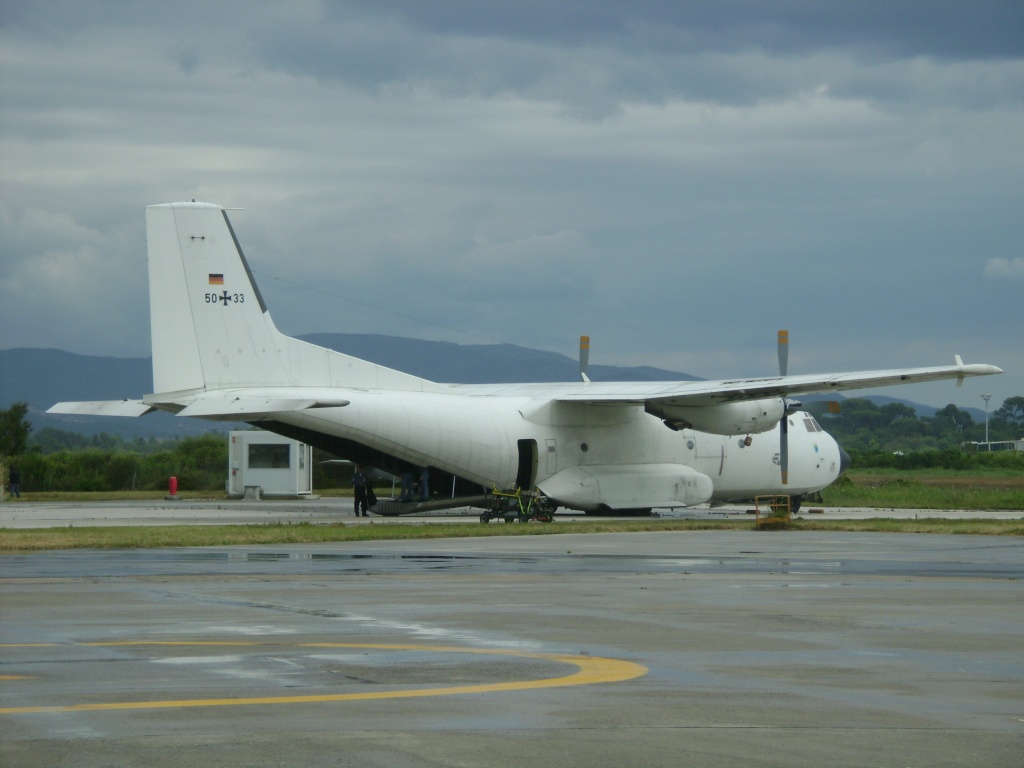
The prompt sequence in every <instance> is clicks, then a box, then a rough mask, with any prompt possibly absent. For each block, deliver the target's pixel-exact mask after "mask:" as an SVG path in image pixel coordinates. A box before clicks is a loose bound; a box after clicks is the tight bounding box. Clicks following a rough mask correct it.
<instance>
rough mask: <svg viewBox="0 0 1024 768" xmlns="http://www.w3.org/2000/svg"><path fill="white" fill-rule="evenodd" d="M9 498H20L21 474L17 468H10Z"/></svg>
mask: <svg viewBox="0 0 1024 768" xmlns="http://www.w3.org/2000/svg"><path fill="white" fill-rule="evenodd" d="M11 496H13V497H14V498H16V499H20V498H21V472H19V471H18V468H17V467H11Z"/></svg>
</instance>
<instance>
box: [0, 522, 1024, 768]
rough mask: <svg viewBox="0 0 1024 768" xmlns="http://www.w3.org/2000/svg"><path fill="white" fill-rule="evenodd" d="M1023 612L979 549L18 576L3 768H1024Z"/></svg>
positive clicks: (395, 555) (556, 550) (380, 553)
mask: <svg viewBox="0 0 1024 768" xmlns="http://www.w3.org/2000/svg"><path fill="white" fill-rule="evenodd" d="M494 524H495V523H492V525H494ZM1022 586H1024V540H1021V539H1020V538H1018V537H988V536H945V535H917V534H888V535H887V534H854V533H814V532H798V531H785V532H755V531H731V532H718V531H694V532H679V533H672V532H667V533H640V534H598V535H595V534H586V535H581V534H575V535H574V534H567V535H560V536H541V537H515V538H504V537H503V538H487V539H458V540H455V539H440V540H433V541H425V540H420V541H396V542H355V543H345V544H325V545H280V546H259V547H209V548H196V549H174V550H126V551H79V550H74V551H58V552H42V553H35V554H17V555H3V556H0V590H2V603H0V764H2V765H4V766H8V765H9V766H24V767H26V768H32V767H34V766H46V767H47V768H49V767H50V766H55V765H60V766H83V767H84V768H99V767H100V766H104V767H106V766H140V765H145V766H175V767H176V768H177V767H180V766H192V765H202V766H212V765H231V766H282V765H285V766H292V765H295V766H298V765H302V766H310V765H337V766H349V765H350V766H389V767H397V768H420V767H424V768H425V767H428V766H429V767H435V766H524V765H528V766H539V767H544V766H577V765H579V766H596V767H600V766H615V768H621V766H624V765H631V766H632V765H636V766H673V767H675V766H687V765H693V766H711V767H714V766H789V767H795V766H815V767H816V768H817V767H818V766H822V765H828V766H865V767H866V766H872V767H873V768H874V767H877V766H894V767H895V766H901V767H905V766H915V767H916V766H929V768H933V767H936V766H982V765H984V766H1020V765H1021V764H1022V761H1024V654H1022V651H1021V637H1024V610H1022V606H1024V590H1022Z"/></svg>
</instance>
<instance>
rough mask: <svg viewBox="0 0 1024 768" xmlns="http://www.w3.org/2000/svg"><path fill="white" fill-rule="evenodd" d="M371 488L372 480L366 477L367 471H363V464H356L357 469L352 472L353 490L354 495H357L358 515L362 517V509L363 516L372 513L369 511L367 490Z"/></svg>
mask: <svg viewBox="0 0 1024 768" xmlns="http://www.w3.org/2000/svg"><path fill="white" fill-rule="evenodd" d="M369 488H370V481H369V480H367V479H366V473H365V472H363V468H362V466H361V465H359V464H356V471H355V472H354V473H353V474H352V490H353V496H354V497H355V508H356V517H360V511H359V510H360V509H362V513H361V515H362V517H369V516H370V513H369V512H367V511H366V510H367V506H368V504H367V500H368V495H367V490H369Z"/></svg>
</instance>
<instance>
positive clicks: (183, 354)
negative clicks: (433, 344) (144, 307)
mask: <svg viewBox="0 0 1024 768" xmlns="http://www.w3.org/2000/svg"><path fill="white" fill-rule="evenodd" d="M146 235H147V240H148V250H149V295H150V322H151V327H152V343H153V391H154V392H155V393H172V392H195V391H202V390H215V389H224V388H233V387H276V386H292V387H295V386H303V387H359V388H367V389H398V390H408V391H425V390H441V389H444V390H446V391H447V390H448V388H447V387H444V386H443V385H440V384H434V383H433V382H430V381H427V380H425V379H420V378H417V377H415V376H411V375H409V374H405V373H401V372H399V371H395V370H392V369H390V368H385V367H384V366H380V365H376V364H374V363H370V362H368V361H365V360H360V359H358V358H355V357H350V356H348V355H343V354H341V353H339V352H334V351H333V350H328V349H324V348H322V347H317V346H315V345H313V344H307V343H306V342H303V341H300V340H298V339H294V338H291V337H289V336H285V335H284V334H282V333H281V332H280V331H278V330H277V328H276V327H275V326H274V323H273V320H271V317H270V313H269V312H268V311H267V307H266V304H265V303H264V301H263V296H262V295H261V294H260V291H259V288H258V287H257V285H256V281H255V280H254V279H253V276H252V272H251V271H250V269H249V265H248V264H247V262H246V260H245V256H244V255H243V254H242V249H241V247H240V246H239V244H238V239H237V238H236V236H235V232H234V230H233V229H232V227H231V222H230V221H229V219H228V216H227V212H226V211H225V210H224V209H223V208H221V207H220V206H218V205H212V204H210V203H194V202H193V203H168V204H164V205H153V206H149V207H148V208H147V209H146Z"/></svg>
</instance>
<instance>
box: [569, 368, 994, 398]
mask: <svg viewBox="0 0 1024 768" xmlns="http://www.w3.org/2000/svg"><path fill="white" fill-rule="evenodd" d="M995 373H1002V369H1001V368H997V367H996V366H994V365H985V364H974V365H964V364H963V363H962V362H960V359H959V357H958V358H957V363H956V365H950V366H937V367H933V368H897V369H893V370H881V371H853V372H847V373H819V374H806V375H800V376H768V377H764V378H754V379H724V380H721V381H681V382H672V383H657V382H644V383H612V382H608V383H597V382H595V383H583V384H579V385H574V386H573V388H572V390H571V391H565V392H562V393H559V394H558V395H556V396H555V398H554V399H556V400H561V401H567V402H582V403H595V404H598V403H606V404H612V403H657V404H660V405H687V406H712V405H718V404H721V403H728V402H738V401H743V400H757V399H760V398H769V397H789V396H791V395H807V394H815V393H823V392H840V391H843V390H849V389H866V388H870V387H887V386H891V385H894V384H911V383H920V382H925V381H940V380H943V379H956V380H957V386H959V385H960V383H962V382H963V380H964V379H965V378H967V377H968V376H989V375H991V374H995Z"/></svg>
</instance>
